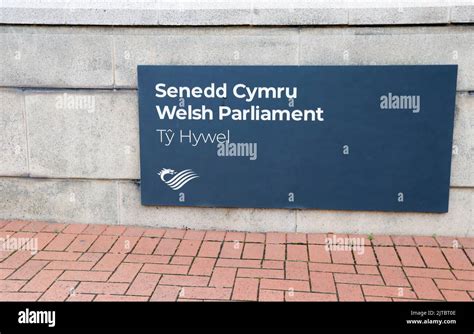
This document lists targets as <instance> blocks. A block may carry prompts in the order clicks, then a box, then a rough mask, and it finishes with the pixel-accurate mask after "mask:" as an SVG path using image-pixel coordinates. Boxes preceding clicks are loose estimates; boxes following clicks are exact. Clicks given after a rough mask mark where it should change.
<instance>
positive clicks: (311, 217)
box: [297, 188, 474, 237]
mask: <svg viewBox="0 0 474 334" xmlns="http://www.w3.org/2000/svg"><path fill="white" fill-rule="evenodd" d="M473 208H474V190H473V189H467V188H451V191H450V202H449V212H448V213H443V214H435V213H400V212H386V213H382V212H357V211H352V212H351V211H326V210H320V211H317V210H299V211H298V214H297V231H298V232H319V233H327V232H334V233H360V234H369V233H373V234H392V235H433V234H436V235H446V236H450V235H452V236H471V237H472V236H474V212H473Z"/></svg>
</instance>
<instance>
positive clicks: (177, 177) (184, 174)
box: [158, 168, 199, 190]
mask: <svg viewBox="0 0 474 334" xmlns="http://www.w3.org/2000/svg"><path fill="white" fill-rule="evenodd" d="M168 174H169V175H174V176H173V177H172V178H171V179H169V180H165V175H168ZM158 175H159V176H160V178H161V181H163V182H164V183H166V184H167V185H168V186H169V187H170V188H171V189H173V190H178V189H180V188H181V187H183V186H184V185H185V184H186V183H188V182H189V181H191V180H193V179H196V178H198V177H199V176H198V175H197V174H196V173H194V172H193V171H192V170H191V169H185V170H183V171H181V172H179V173H178V174H176V172H175V171H174V170H173V169H169V168H163V169H162V170H161V171H160V172H159V173H158Z"/></svg>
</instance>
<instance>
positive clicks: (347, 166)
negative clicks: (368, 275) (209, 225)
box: [138, 65, 457, 212]
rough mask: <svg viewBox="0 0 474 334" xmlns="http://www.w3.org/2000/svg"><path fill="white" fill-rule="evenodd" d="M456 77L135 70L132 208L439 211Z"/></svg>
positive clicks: (437, 73) (318, 70)
mask: <svg viewBox="0 0 474 334" xmlns="http://www.w3.org/2000/svg"><path fill="white" fill-rule="evenodd" d="M456 75H457V66H456V65H433V66H432V65H420V66H138V93H139V113H140V150H141V151H140V157H141V200H142V204H143V205H178V206H179V205H181V206H208V207H250V208H315V209H338V210H382V211H422V212H446V211H448V197H449V179H450V167H451V150H452V136H453V119H454V102H455V94H456Z"/></svg>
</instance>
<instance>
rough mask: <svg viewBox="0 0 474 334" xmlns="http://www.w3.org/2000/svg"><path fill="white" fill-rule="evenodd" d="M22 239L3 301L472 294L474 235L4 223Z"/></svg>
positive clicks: (1, 289)
mask: <svg viewBox="0 0 474 334" xmlns="http://www.w3.org/2000/svg"><path fill="white" fill-rule="evenodd" d="M1 238H3V239H1ZM20 238H32V239H24V240H37V242H38V252H37V253H36V254H31V252H30V251H27V250H9V251H0V301H7V300H19V301H38V300H39V301H175V300H180V301H181V300H182V301H191V300H193V301H196V300H235V301H256V300H259V301H284V300H285V301H410V300H439V301H472V300H473V299H474V268H473V261H474V238H465V237H459V238H454V237H429V236H419V237H417V236H385V235H384V236H377V235H376V236H363V235H350V236H348V235H345V234H304V233H244V232H224V231H196V230H181V229H157V228H141V227H127V226H107V225H86V224H53V223H44V222H27V221H0V240H3V241H8V242H10V243H12V240H13V241H17V240H21V239H20ZM341 238H342V239H341ZM344 238H345V239H344ZM328 240H330V241H333V242H334V241H335V242H336V244H335V243H333V244H332V245H331V246H332V247H327V242H328ZM349 241H352V244H353V245H360V244H361V243H364V246H363V247H362V246H361V247H359V248H357V247H355V248H353V249H352V250H351V249H350V247H348V246H347V245H348V243H349ZM11 245H12V244H10V246H11ZM344 245H345V246H346V247H344Z"/></svg>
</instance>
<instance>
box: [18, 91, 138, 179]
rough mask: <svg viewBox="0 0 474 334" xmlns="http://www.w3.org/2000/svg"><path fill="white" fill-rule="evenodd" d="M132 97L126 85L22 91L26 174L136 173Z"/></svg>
mask: <svg viewBox="0 0 474 334" xmlns="http://www.w3.org/2000/svg"><path fill="white" fill-rule="evenodd" d="M137 103H138V102H137V95H136V92H130V91H129V92H120V91H108V92H100V91H90V90H84V91H61V92H57V91H54V92H30V93H27V94H26V111H27V119H28V124H29V137H28V138H29V143H30V173H31V175H33V176H40V177H53V178H96V179H106V178H107V179H108V178H111V179H122V178H123V179H138V178H139V177H140V176H139V175H140V174H139V141H138V106H137Z"/></svg>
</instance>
